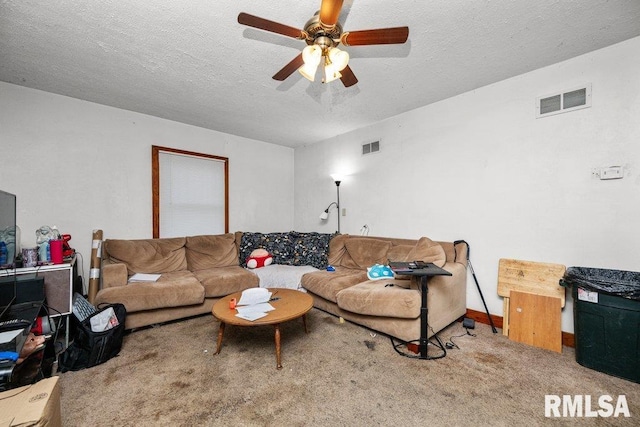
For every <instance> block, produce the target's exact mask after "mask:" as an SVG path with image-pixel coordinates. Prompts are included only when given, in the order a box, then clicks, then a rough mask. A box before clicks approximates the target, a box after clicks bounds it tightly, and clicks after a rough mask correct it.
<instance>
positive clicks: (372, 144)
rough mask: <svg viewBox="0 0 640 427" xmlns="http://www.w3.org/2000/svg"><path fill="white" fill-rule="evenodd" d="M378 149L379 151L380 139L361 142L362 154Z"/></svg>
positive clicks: (375, 151) (374, 151)
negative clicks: (365, 142)
mask: <svg viewBox="0 0 640 427" xmlns="http://www.w3.org/2000/svg"><path fill="white" fill-rule="evenodd" d="M378 151H380V141H374V142H370V143H368V144H362V155H365V154H371V153H377V152H378Z"/></svg>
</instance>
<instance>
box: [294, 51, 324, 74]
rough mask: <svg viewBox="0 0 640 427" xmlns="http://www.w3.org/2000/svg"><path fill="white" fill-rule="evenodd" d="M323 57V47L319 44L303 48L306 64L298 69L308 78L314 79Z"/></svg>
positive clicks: (303, 58)
mask: <svg viewBox="0 0 640 427" xmlns="http://www.w3.org/2000/svg"><path fill="white" fill-rule="evenodd" d="M321 59H322V48H320V46H317V45H311V46H307V47H305V48H304V49H303V50H302V60H303V61H304V65H303V66H302V67H300V68H299V69H298V71H299V72H300V74H302V75H303V76H304V77H305V78H306V79H308V80H310V81H314V79H315V75H316V70H317V69H318V64H320V60H321Z"/></svg>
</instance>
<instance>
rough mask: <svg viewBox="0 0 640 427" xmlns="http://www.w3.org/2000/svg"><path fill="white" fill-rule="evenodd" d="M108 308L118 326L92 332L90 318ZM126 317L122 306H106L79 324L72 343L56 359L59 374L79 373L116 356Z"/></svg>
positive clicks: (120, 346) (120, 344) (120, 343)
mask: <svg viewBox="0 0 640 427" xmlns="http://www.w3.org/2000/svg"><path fill="white" fill-rule="evenodd" d="M110 307H111V308H113V311H114V313H115V315H116V318H117V319H118V325H117V326H114V327H113V328H111V329H109V330H107V331H103V332H93V331H92V330H91V318H92V317H95V316H97V315H99V314H100V313H102V312H104V310H107V309H108V308H110ZM126 317H127V310H126V308H125V307H124V305H123V304H117V303H116V304H106V305H103V306H100V307H99V311H98V312H96V313H94V314H92V315H91V316H89V317H87V318H86V319H84V320H83V321H82V322H79V323H78V326H77V328H76V333H75V335H74V338H73V342H72V343H71V344H69V347H67V349H66V350H65V351H64V352H63V353H62V354H61V355H60V358H59V359H58V370H59V371H60V372H67V371H79V370H81V369H85V368H90V367H92V366H96V365H99V364H101V363H104V362H106V361H107V360H109V359H111V358H112V357H114V356H117V355H118V353H119V352H120V349H121V348H122V338H123V337H124V322H125V320H126Z"/></svg>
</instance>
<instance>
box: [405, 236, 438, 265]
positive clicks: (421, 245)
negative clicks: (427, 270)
mask: <svg viewBox="0 0 640 427" xmlns="http://www.w3.org/2000/svg"><path fill="white" fill-rule="evenodd" d="M407 261H424V262H432V263H433V264H435V265H437V266H438V267H442V266H443V265H444V264H445V262H447V254H445V252H444V249H443V248H442V246H440V244H439V243H436V242H434V241H433V240H431V239H429V238H428V237H421V238H420V239H419V240H418V243H416V245H415V247H414V248H413V249H412V250H411V252H409V254H408V255H407Z"/></svg>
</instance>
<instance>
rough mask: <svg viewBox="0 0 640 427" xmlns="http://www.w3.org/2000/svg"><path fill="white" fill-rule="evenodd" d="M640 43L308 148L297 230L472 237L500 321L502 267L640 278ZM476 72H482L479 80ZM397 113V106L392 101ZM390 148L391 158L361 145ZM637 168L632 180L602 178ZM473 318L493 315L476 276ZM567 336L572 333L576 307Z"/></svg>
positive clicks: (298, 191)
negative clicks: (571, 95) (551, 101)
mask: <svg viewBox="0 0 640 427" xmlns="http://www.w3.org/2000/svg"><path fill="white" fill-rule="evenodd" d="M638 52H640V38H635V39H632V40H629V41H626V42H624V43H621V44H618V45H615V46H612V47H609V48H606V49H602V50H599V51H596V52H592V53H590V54H587V55H584V56H581V57H578V58H574V59H571V60H569V61H566V62H563V63H559V64H556V65H553V66H550V67H546V68H544V69H540V70H537V71H534V72H530V73H527V74H524V75H521V76H518V77H515V78H512V79H509V80H506V81H502V82H499V83H496V84H493V85H490V86H487V87H483V88H480V89H478V90H475V91H472V92H468V93H464V94H462V95H460V96H456V97H454V98H450V99H447V100H444V101H441V102H438V103H435V104H432V105H429V106H426V107H423V108H419V109H416V110H413V111H410V112H408V113H405V114H402V115H400V116H397V117H394V118H392V119H389V120H386V121H384V122H381V123H378V124H376V125H374V126H371V127H368V128H364V129H360V130H358V131H355V132H352V133H349V134H345V135H341V136H338V137H335V138H332V139H329V140H326V141H324V142H322V143H319V144H314V145H310V146H306V147H302V148H299V149H296V151H295V214H296V215H295V228H296V229H316V230H319V231H325V232H330V231H334V230H335V228H336V217H335V214H336V212H335V211H332V215H331V216H330V218H329V220H328V222H327V223H326V224H321V223H320V221H319V220H318V215H319V214H320V212H321V211H322V210H323V209H325V208H326V206H327V205H328V204H329V203H330V202H331V201H334V200H335V198H336V193H335V185H334V184H333V182H332V180H331V178H330V177H329V174H331V173H334V172H343V173H348V174H349V175H348V176H347V177H346V178H345V179H344V181H343V183H342V184H341V186H340V190H341V191H340V199H341V204H342V207H343V208H346V210H347V212H346V216H343V217H341V220H342V221H341V222H342V224H341V225H342V229H341V231H342V232H343V233H350V234H359V231H360V228H361V227H362V225H364V224H367V225H368V226H369V227H370V230H371V231H370V235H374V236H391V237H408V238H417V237H420V236H428V237H430V238H432V239H434V240H449V241H450V240H455V239H464V240H466V241H467V242H469V244H470V246H471V261H472V263H473V267H474V269H475V272H476V276H477V278H478V280H479V282H480V285H481V287H482V290H483V293H484V296H485V299H486V301H487V304H488V306H489V311H490V312H491V313H494V314H497V315H502V314H503V313H502V299H501V298H500V297H498V295H497V292H496V286H497V269H498V260H499V259H500V258H513V259H522V260H530V261H540V262H551V263H560V264H564V265H566V266H589V267H602V268H611V269H626V270H633V271H637V270H640V250H639V249H640V222H639V221H638V218H640V195H639V193H638V192H639V190H640V169H639V168H640V164H639V161H640V79H639V78H638V76H640V56H639V55H638V54H637V53H638ZM469 72H473V70H469ZM588 82H591V83H592V84H593V98H592V100H593V106H592V107H591V108H587V109H583V110H579V111H575V112H570V113H565V114H559V115H555V116H551V117H546V118H541V119H536V118H535V99H536V97H537V96H541V95H548V94H550V93H554V92H556V91H557V92H559V91H562V90H566V89H573V88H575V87H577V86H579V85H581V84H584V83H588ZM381 102H384V100H381ZM379 139H380V140H381V152H379V153H376V154H371V155H367V156H362V155H361V145H362V144H364V143H368V142H371V141H376V140H379ZM610 165H624V166H625V167H626V170H627V173H626V175H625V177H624V178H623V179H621V180H614V181H600V180H598V179H595V178H593V177H592V175H591V171H592V168H595V167H600V166H610ZM467 305H468V307H470V308H472V309H474V310H478V311H484V308H483V306H482V303H481V300H480V297H479V293H478V291H477V289H476V286H475V284H474V282H473V278H472V277H471V276H469V278H468V290H467ZM562 329H563V330H564V331H569V332H572V331H573V316H572V300H571V297H570V296H569V294H568V293H567V306H566V307H565V309H564V310H563V314H562Z"/></svg>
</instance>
